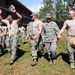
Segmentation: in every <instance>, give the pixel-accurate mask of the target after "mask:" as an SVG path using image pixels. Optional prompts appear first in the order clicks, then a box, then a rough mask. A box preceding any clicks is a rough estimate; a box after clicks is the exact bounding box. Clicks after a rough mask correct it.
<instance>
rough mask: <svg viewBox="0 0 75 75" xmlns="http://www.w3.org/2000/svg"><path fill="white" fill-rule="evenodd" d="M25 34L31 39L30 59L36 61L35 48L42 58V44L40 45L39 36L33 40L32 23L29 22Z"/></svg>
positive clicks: (40, 38) (40, 39)
mask: <svg viewBox="0 0 75 75" xmlns="http://www.w3.org/2000/svg"><path fill="white" fill-rule="evenodd" d="M27 32H28V34H29V36H30V39H31V47H32V58H33V60H34V59H37V48H38V49H39V51H40V54H41V55H42V56H43V55H44V50H43V44H42V37H41V35H40V36H39V37H38V38H37V39H36V40H33V36H34V31H33V22H30V23H29V25H28V27H27Z"/></svg>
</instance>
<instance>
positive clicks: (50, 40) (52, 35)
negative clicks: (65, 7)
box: [43, 13, 59, 64]
mask: <svg viewBox="0 0 75 75" xmlns="http://www.w3.org/2000/svg"><path fill="white" fill-rule="evenodd" d="M46 19H47V22H46V23H44V25H43V29H44V43H45V48H46V50H47V53H48V58H49V59H50V64H52V63H53V64H56V48H57V43H56V42H57V35H58V31H59V28H58V26H57V24H56V22H53V21H52V20H51V15H50V13H47V14H46Z"/></svg>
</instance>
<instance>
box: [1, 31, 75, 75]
mask: <svg viewBox="0 0 75 75" xmlns="http://www.w3.org/2000/svg"><path fill="white" fill-rule="evenodd" d="M26 42H27V43H25V44H24V45H22V44H21V40H19V46H18V58H17V60H16V61H15V63H14V64H13V65H10V64H9V61H10V57H9V54H8V53H7V50H5V53H4V55H2V56H0V75H75V69H71V68H70V65H69V58H68V52H67V50H66V33H65V32H64V33H63V35H62V38H61V39H60V40H59V41H58V42H57V44H58V47H57V63H56V65H50V64H49V61H48V60H47V59H46V51H45V57H44V59H41V58H39V59H38V64H37V65H36V66H34V67H32V66H31V65H30V64H31V62H32V58H31V48H30V46H29V43H28V41H26Z"/></svg>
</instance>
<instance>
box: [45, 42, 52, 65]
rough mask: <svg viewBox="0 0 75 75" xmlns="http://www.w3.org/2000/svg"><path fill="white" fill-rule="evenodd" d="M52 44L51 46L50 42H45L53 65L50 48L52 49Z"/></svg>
mask: <svg viewBox="0 0 75 75" xmlns="http://www.w3.org/2000/svg"><path fill="white" fill-rule="evenodd" d="M50 44H51V43H50V42H45V48H46V50H47V53H48V58H49V59H50V64H52V58H51V53H50V47H51V45H50Z"/></svg>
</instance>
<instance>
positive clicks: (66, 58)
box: [56, 53, 70, 64]
mask: <svg viewBox="0 0 75 75" xmlns="http://www.w3.org/2000/svg"><path fill="white" fill-rule="evenodd" d="M59 56H61V57H62V60H64V61H65V62H66V63H68V64H70V62H69V55H68V54H66V53H60V54H58V55H57V57H56V58H58V57H59Z"/></svg>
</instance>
